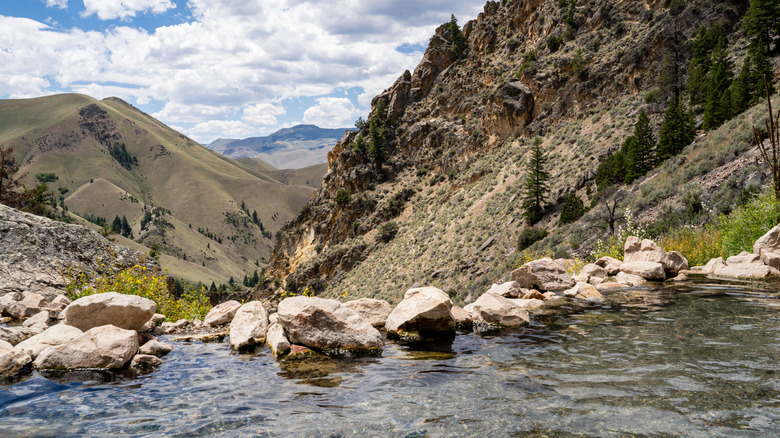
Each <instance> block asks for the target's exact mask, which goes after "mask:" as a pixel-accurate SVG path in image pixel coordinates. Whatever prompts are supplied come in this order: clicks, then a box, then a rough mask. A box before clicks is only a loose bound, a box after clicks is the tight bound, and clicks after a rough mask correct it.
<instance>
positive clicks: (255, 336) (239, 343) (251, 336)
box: [230, 301, 268, 350]
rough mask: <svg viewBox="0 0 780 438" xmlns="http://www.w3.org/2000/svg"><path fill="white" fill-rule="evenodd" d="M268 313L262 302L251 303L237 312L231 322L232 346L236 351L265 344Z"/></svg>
mask: <svg viewBox="0 0 780 438" xmlns="http://www.w3.org/2000/svg"><path fill="white" fill-rule="evenodd" d="M266 331H268V313H267V312H266V311H265V308H264V307H263V303H261V302H260V301H250V302H248V303H246V304H244V305H243V306H241V308H240V309H238V311H237V312H236V316H235V317H233V320H232V321H231V322H230V346H231V347H232V348H234V349H236V350H238V349H239V348H243V347H248V346H251V345H255V344H262V343H263V342H265V332H266Z"/></svg>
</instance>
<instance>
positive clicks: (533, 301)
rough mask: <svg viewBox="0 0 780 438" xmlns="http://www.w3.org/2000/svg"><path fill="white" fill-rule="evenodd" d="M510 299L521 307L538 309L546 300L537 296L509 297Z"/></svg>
mask: <svg viewBox="0 0 780 438" xmlns="http://www.w3.org/2000/svg"><path fill="white" fill-rule="evenodd" d="M508 300H509V301H511V302H512V304H514V305H515V306H517V307H520V308H521V309H538V308H539V307H542V306H544V300H540V299H537V298H508Z"/></svg>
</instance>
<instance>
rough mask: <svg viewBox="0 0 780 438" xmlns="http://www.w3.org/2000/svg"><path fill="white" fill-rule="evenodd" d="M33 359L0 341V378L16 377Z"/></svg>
mask: <svg viewBox="0 0 780 438" xmlns="http://www.w3.org/2000/svg"><path fill="white" fill-rule="evenodd" d="M31 360H32V359H31V358H30V356H29V355H28V354H27V353H25V352H24V351H22V350H18V349H16V348H14V347H13V346H12V345H11V344H9V343H8V342H5V341H2V340H0V378H1V377H10V376H14V375H16V373H18V372H19V370H21V369H22V368H23V367H24V366H25V365H27V364H28V363H30V361H31Z"/></svg>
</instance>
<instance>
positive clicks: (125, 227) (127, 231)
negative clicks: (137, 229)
mask: <svg viewBox="0 0 780 438" xmlns="http://www.w3.org/2000/svg"><path fill="white" fill-rule="evenodd" d="M121 226H122V236H124V237H130V238H132V237H131V236H132V234H133V229H132V228H130V224H129V223H128V222H127V216H122V225H121Z"/></svg>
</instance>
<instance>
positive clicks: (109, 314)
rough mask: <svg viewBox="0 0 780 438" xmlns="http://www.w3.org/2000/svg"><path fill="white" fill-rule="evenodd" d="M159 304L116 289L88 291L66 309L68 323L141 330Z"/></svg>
mask: <svg viewBox="0 0 780 438" xmlns="http://www.w3.org/2000/svg"><path fill="white" fill-rule="evenodd" d="M155 310H157V304H155V302H154V301H152V300H150V299H147V298H143V297H139V296H136V295H125V294H120V293H116V292H107V293H103V294H96V295H89V296H86V297H82V298H79V299H78V300H76V301H74V302H72V303H70V305H69V306H68V307H67V308H66V309H65V324H67V325H71V326H73V327H76V328H78V329H79V330H84V331H86V330H89V329H91V328H94V327H100V326H103V325H108V324H111V325H113V326H115V327H119V328H122V329H126V330H139V329H140V328H141V327H143V326H144V324H146V322H147V321H149V319H150V318H151V317H152V316H153V315H154V311H155Z"/></svg>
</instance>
